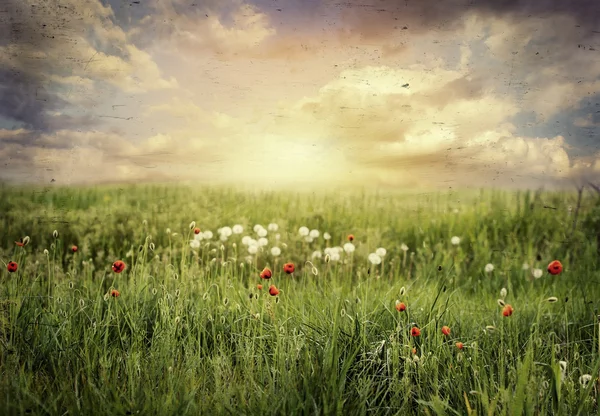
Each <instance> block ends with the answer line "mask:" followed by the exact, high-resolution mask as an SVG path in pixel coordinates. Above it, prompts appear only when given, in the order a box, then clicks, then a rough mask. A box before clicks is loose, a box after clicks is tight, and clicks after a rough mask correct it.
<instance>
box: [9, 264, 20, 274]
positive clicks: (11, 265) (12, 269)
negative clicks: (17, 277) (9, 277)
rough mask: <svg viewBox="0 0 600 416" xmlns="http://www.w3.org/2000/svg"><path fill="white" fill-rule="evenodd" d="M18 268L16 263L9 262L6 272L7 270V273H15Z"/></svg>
mask: <svg viewBox="0 0 600 416" xmlns="http://www.w3.org/2000/svg"><path fill="white" fill-rule="evenodd" d="M18 268H19V265H18V264H17V263H15V262H14V261H9V262H8V264H7V265H6V270H8V272H9V273H14V272H16V271H17V269H18Z"/></svg>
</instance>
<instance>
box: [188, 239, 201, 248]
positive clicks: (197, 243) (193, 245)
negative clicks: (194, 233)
mask: <svg viewBox="0 0 600 416" xmlns="http://www.w3.org/2000/svg"><path fill="white" fill-rule="evenodd" d="M190 247H191V248H193V249H197V248H200V241H198V240H196V239H194V240H191V241H190Z"/></svg>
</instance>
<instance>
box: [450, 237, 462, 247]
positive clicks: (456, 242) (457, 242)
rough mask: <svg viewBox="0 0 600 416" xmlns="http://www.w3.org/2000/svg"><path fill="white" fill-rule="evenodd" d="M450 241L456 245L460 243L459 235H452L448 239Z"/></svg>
mask: <svg viewBox="0 0 600 416" xmlns="http://www.w3.org/2000/svg"><path fill="white" fill-rule="evenodd" d="M450 242H451V243H452V245H453V246H457V245H459V244H460V237H457V236H454V237H452V238H451V239H450Z"/></svg>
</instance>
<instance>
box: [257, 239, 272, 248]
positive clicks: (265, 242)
mask: <svg viewBox="0 0 600 416" xmlns="http://www.w3.org/2000/svg"><path fill="white" fill-rule="evenodd" d="M267 244H269V240H267V239H266V238H264V237H261V238H259V239H258V245H259V246H260V247H264V246H266V245H267Z"/></svg>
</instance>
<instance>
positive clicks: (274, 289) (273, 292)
mask: <svg viewBox="0 0 600 416" xmlns="http://www.w3.org/2000/svg"><path fill="white" fill-rule="evenodd" d="M269 295H271V296H277V295H279V289H277V287H276V286H275V285H271V286H269Z"/></svg>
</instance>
